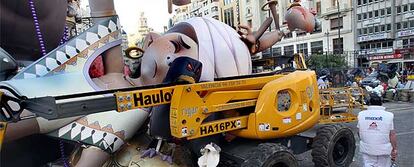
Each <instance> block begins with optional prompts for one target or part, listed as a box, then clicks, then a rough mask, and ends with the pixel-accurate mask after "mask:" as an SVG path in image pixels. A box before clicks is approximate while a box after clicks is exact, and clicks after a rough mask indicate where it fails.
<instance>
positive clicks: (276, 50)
mask: <svg viewBox="0 0 414 167" xmlns="http://www.w3.org/2000/svg"><path fill="white" fill-rule="evenodd" d="M272 51H273V55H274V56H280V55H282V48H281V47H276V48H272Z"/></svg>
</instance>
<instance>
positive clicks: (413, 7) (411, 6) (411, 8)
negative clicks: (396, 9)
mask: <svg viewBox="0 0 414 167" xmlns="http://www.w3.org/2000/svg"><path fill="white" fill-rule="evenodd" d="M410 10H413V11H414V3H412V4H411V5H410Z"/></svg>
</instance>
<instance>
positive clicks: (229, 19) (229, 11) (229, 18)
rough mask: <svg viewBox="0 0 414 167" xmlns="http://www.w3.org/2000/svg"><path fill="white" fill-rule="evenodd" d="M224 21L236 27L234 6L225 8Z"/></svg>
mask: <svg viewBox="0 0 414 167" xmlns="http://www.w3.org/2000/svg"><path fill="white" fill-rule="evenodd" d="M224 23H226V24H227V25H229V26H230V27H234V18H233V7H231V8H228V9H226V10H224Z"/></svg>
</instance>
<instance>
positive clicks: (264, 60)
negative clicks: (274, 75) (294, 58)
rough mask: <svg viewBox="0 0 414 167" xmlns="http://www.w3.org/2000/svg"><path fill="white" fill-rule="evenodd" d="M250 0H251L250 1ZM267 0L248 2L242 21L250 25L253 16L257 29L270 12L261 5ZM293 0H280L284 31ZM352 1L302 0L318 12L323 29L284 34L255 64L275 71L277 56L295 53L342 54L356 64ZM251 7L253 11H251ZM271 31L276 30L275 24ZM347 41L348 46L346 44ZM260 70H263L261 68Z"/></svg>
mask: <svg viewBox="0 0 414 167" xmlns="http://www.w3.org/2000/svg"><path fill="white" fill-rule="evenodd" d="M247 1H249V0H247ZM266 2H267V1H266V0H258V1H253V0H250V2H249V3H250V4H251V5H249V3H246V6H245V8H246V10H243V11H245V14H242V16H246V17H242V19H241V20H242V24H247V25H249V24H250V21H249V20H250V18H251V19H252V21H251V22H252V23H253V26H252V27H253V29H254V30H257V29H258V28H259V26H260V25H261V23H262V22H264V20H265V19H266V18H267V17H270V12H268V11H262V10H261V8H262V6H263V5H264V4H265V3H266ZM290 4H291V0H279V1H278V6H277V11H278V13H279V25H280V28H281V30H283V31H286V30H287V25H286V24H284V19H283V18H284V15H285V14H286V12H287V9H288V7H289V6H290ZM352 4H353V1H352V0H306V1H305V0H303V1H302V2H301V5H302V6H304V7H305V8H308V9H310V10H314V11H316V13H317V19H318V20H319V21H320V22H321V28H320V29H318V30H316V31H315V32H312V33H306V32H302V31H294V32H292V33H289V34H287V35H286V36H285V38H284V39H282V41H280V42H278V43H276V44H275V45H274V46H273V47H272V48H271V49H268V50H266V51H264V52H263V53H262V55H260V54H259V55H256V56H254V59H253V64H254V65H255V66H256V67H258V68H263V69H264V70H272V69H271V68H274V67H273V66H272V64H273V65H274V64H275V63H274V61H275V59H274V58H275V57H277V56H281V55H293V54H295V53H302V54H304V55H305V56H306V57H307V56H311V55H314V54H328V55H329V56H333V55H340V56H343V57H344V58H345V59H346V61H347V62H348V66H351V67H353V66H354V65H355V63H356V62H355V61H356V58H355V52H354V50H355V48H354V41H355V40H354V34H355V30H353V25H352V24H353V18H354V15H353V8H352ZM338 6H339V10H338ZM248 9H250V10H251V11H252V12H254V13H252V14H251V15H249V14H248V13H249V12H248ZM271 28H272V30H274V29H275V26H274V24H272V27H271ZM345 44H346V45H345ZM259 71H260V70H259Z"/></svg>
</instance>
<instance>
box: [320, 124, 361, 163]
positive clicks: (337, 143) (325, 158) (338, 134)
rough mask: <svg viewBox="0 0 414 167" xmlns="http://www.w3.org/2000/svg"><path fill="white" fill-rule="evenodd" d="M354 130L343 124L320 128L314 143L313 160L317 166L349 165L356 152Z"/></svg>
mask: <svg viewBox="0 0 414 167" xmlns="http://www.w3.org/2000/svg"><path fill="white" fill-rule="evenodd" d="M355 147H356V146H355V138H354V133H353V132H352V130H351V129H350V128H349V127H347V126H345V125H341V124H331V125H325V126H323V127H321V128H319V129H318V131H317V132H316V137H315V138H314V139H313V143H312V148H313V149H312V161H313V162H314V163H315V166H316V167H348V166H349V165H350V164H351V162H352V160H353V158H354V154H355Z"/></svg>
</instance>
